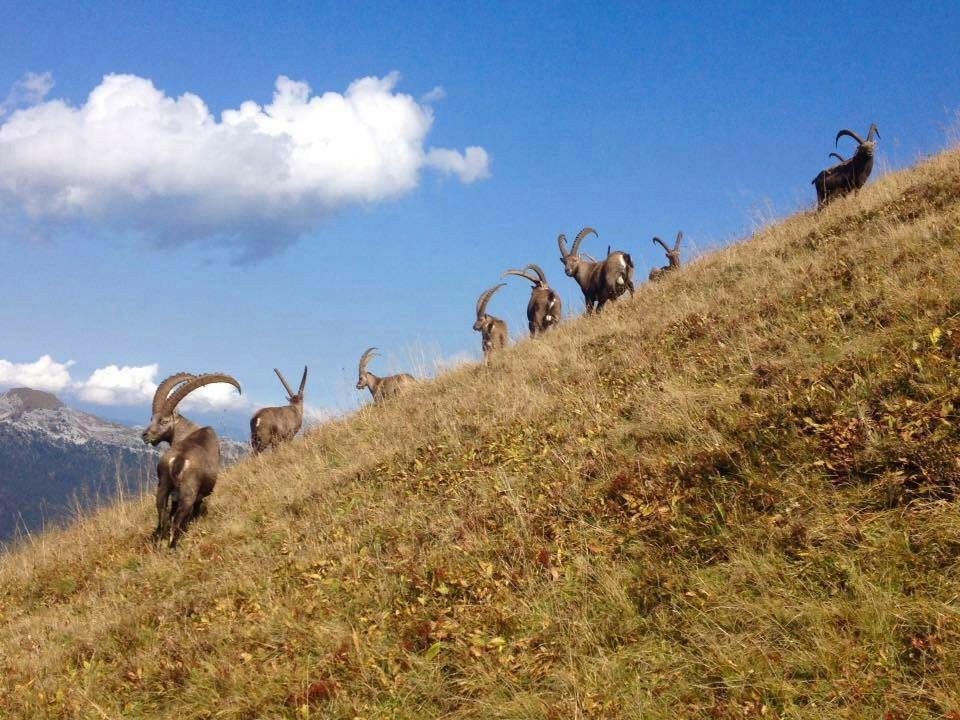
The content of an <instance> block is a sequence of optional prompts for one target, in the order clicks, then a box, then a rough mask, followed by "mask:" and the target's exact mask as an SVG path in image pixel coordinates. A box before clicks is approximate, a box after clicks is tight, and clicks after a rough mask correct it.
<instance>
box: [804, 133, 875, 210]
mask: <svg viewBox="0 0 960 720" xmlns="http://www.w3.org/2000/svg"><path fill="white" fill-rule="evenodd" d="M844 135H848V136H850V137H852V138H853V139H854V140H856V141H857V150H856V152H855V153H854V154H853V155H852V156H851V157H850V158H848V159H846V160H843V159H842V158H841V156H840V155H836V154H835V153H831V154H832V155H834V156H835V157H837V158H838V159H840V162H839V163H838V164H836V165H834V166H832V167H828V168H827V169H826V170H822V171H821V172H820V174H819V175H817V176H816V177H815V178H814V179H813V186H814V187H815V188H816V190H817V207H823V206H824V205H826V204H827V203H828V202H830V201H831V200H833V199H834V198H838V197H841V196H843V195H847V194H849V193H851V192H854V191H856V190H859V189H860V188H862V187H863V186H864V185H865V184H866V182H867V178H869V177H870V173H871V172H872V171H873V156H874V155H875V154H876V151H877V139H878V138H879V137H880V131H879V130H877V126H876V125H875V124H872V125H870V131H869V132H868V133H867V139H866V140H862V139H861V138H860V136H859V135H857V134H856V133H855V132H854V131H853V130H847V129H844V130H841V131H840V132H838V133H837V137H836V140H835V142H840V138H841V137H843V136H844Z"/></svg>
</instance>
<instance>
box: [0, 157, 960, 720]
mask: <svg viewBox="0 0 960 720" xmlns="http://www.w3.org/2000/svg"><path fill="white" fill-rule="evenodd" d="M643 237H645V236H643ZM641 241H642V240H641V239H637V240H636V242H641ZM647 242H649V241H648V240H647ZM559 281H560V280H559V279H558V280H557V282H559ZM563 282H569V281H568V280H567V279H565V278H564V279H563ZM958 290H960V152H958V151H956V150H952V151H948V152H946V153H944V154H941V155H939V156H937V157H935V158H933V159H931V160H929V161H927V162H925V163H923V164H921V165H920V166H918V167H917V168H915V169H912V170H909V171H906V172H902V173H896V174H892V175H888V176H887V177H885V178H883V179H881V180H879V181H877V182H875V183H873V184H871V185H870V186H869V187H868V189H867V190H866V191H865V192H863V193H862V194H861V195H860V196H859V197H856V198H850V199H847V200H843V201H840V202H837V203H836V204H834V205H832V206H831V207H829V208H828V209H827V210H825V211H824V212H822V213H820V214H815V213H812V212H811V213H805V214H802V215H798V216H795V217H792V218H789V219H787V220H786V221H784V222H782V223H779V224H777V225H775V226H772V227H769V228H767V229H765V230H763V231H761V232H759V233H758V234H757V235H756V236H755V237H753V238H751V239H749V240H748V241H746V242H744V243H742V244H739V245H736V246H734V247H730V248H728V249H726V250H723V251H721V252H717V253H715V254H712V255H710V256H708V257H705V258H702V259H701V260H699V261H698V262H696V263H693V264H691V265H690V266H688V267H686V268H685V269H683V270H682V271H681V272H679V273H676V274H674V275H672V276H670V277H669V278H668V279H667V280H665V281H664V282H662V283H659V284H657V285H655V286H650V285H644V286H643V287H641V288H640V289H639V291H638V292H637V295H636V297H635V298H634V299H633V300H632V301H628V302H623V303H620V304H619V305H616V306H612V307H611V308H610V311H609V312H606V313H604V314H603V315H602V316H600V317H592V318H584V319H579V320H577V321H575V322H567V323H566V324H565V325H564V326H563V327H562V328H561V329H560V330H559V331H557V332H556V333H554V334H553V335H552V336H550V337H549V338H546V339H544V340H543V341H538V342H522V343H519V344H518V345H517V346H515V347H513V348H511V349H510V350H509V351H507V352H505V353H503V354H502V355H501V356H500V357H499V358H497V359H495V360H494V361H493V362H492V363H491V365H490V366H488V367H479V366H473V367H467V368H462V369H459V370H457V371H455V372H451V373H449V374H446V375H444V376H443V377H441V378H440V379H439V380H437V381H436V382H431V383H426V384H423V385H422V386H420V387H419V388H417V389H416V390H415V391H414V392H413V393H411V394H410V395H409V396H407V397H405V398H404V399H402V400H400V401H398V402H395V403H393V404H391V405H390V406H389V407H384V408H369V409H367V410H364V411H363V412H360V413H358V414H356V415H355V416H353V417H350V418H348V419H345V420H342V421H339V422H335V423H331V424H330V425H327V426H325V427H323V428H321V429H319V430H317V431H315V432H313V433H311V434H310V435H309V436H307V437H306V438H304V439H300V440H298V441H297V442H295V443H294V444H293V445H291V446H289V447H288V448H286V449H285V450H284V451H282V452H279V453H276V454H274V455H272V456H267V457H263V458H260V459H255V460H251V461H247V462H244V463H241V464H240V465H238V466H237V467H235V468H233V469H232V470H230V471H228V472H226V473H225V474H224V475H223V476H222V477H221V480H220V483H219V484H218V486H217V490H216V493H215V494H214V496H213V501H212V503H211V508H210V513H209V515H208V516H207V517H205V518H203V519H202V520H200V521H199V522H198V523H197V524H196V525H194V527H193V528H192V530H191V531H190V533H189V534H188V536H187V538H185V540H184V542H183V544H182V547H181V549H180V550H179V551H178V552H175V553H171V552H169V551H165V550H164V551H156V550H154V549H152V548H151V546H150V545H149V543H148V541H147V537H148V533H149V531H150V530H152V528H153V523H154V511H153V509H152V503H151V501H150V499H149V498H147V499H143V500H140V501H135V502H128V503H124V504H121V505H118V506H116V507H113V508H110V509H107V510H105V511H103V512H101V513H99V514H97V515H94V516H92V517H90V518H88V519H86V520H85V521H83V522H81V523H79V524H77V525H76V526H74V527H72V528H71V529H69V530H66V531H64V532H62V533H59V534H56V535H50V536H46V537H41V538H40V539H38V540H37V542H36V543H35V544H34V545H33V546H30V547H25V548H23V549H22V550H20V551H18V552H16V553H13V554H11V555H9V556H7V557H4V558H2V559H0V618H2V621H0V716H2V717H29V718H62V717H68V718H70V717H82V718H145V717H165V718H273V717H299V718H307V717H313V718H320V717H322V718H430V717H444V718H461V717H463V718H553V719H557V720H559V719H562V718H563V719H565V718H651V719H652V718H664V719H666V718H671V719H672V718H677V717H709V718H743V717H764V718H817V719H821V718H870V719H871V720H876V719H877V718H885V719H886V720H906V719H907V718H951V719H952V720H957V719H958V718H960V606H958V596H960V504H958V502H957V501H956V500H955V499H954V494H955V493H956V491H957V488H958V486H960V459H958V453H957V447H958V444H957V441H958V439H960V426H958V423H960V384H958V379H960V294H958ZM464 322H469V318H467V317H466V316H465V320H464Z"/></svg>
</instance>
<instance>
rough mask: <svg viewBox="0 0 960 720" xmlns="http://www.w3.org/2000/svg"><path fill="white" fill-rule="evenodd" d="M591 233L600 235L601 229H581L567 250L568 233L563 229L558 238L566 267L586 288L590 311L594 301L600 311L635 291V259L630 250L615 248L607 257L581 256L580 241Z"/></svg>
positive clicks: (562, 259) (561, 259) (584, 288)
mask: <svg viewBox="0 0 960 720" xmlns="http://www.w3.org/2000/svg"><path fill="white" fill-rule="evenodd" d="M590 233H593V234H594V235H596V234H597V231H596V230H594V229H593V228H591V227H585V228H583V229H582V230H581V231H580V232H579V233H577V237H576V239H575V240H574V241H573V248H571V249H570V250H567V236H566V235H563V234H562V233H561V234H560V236H559V237H558V238H557V245H558V246H559V247H560V262H562V263H563V270H564V272H565V273H566V274H567V275H568V276H569V277H572V278H573V279H575V280H576V281H577V284H578V285H579V286H580V290H582V291H583V299H584V302H585V303H586V305H587V313H588V314H589V313H592V312H593V311H594V303H596V311H597V312H600V311H601V310H602V309H603V306H604V305H606V304H607V302H608V301H610V300H615V299H616V298H618V297H620V296H621V295H623V293H625V292H627V291H628V290H629V291H630V294H631V295H633V259H632V258H631V257H630V255H629V253H625V252H621V251H620V250H614V251H613V252H608V253H607V257H606V258H605V259H604V260H599V261H592V262H591V261H587V260H584V259H583V258H582V257H581V255H580V243H581V242H583V239H584V238H585V237H586V236H587V235H589V234H590Z"/></svg>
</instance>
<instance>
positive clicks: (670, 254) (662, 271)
mask: <svg viewBox="0 0 960 720" xmlns="http://www.w3.org/2000/svg"><path fill="white" fill-rule="evenodd" d="M681 240H683V230H681V231H680V232H678V233H677V241H676V242H675V243H674V244H673V250H671V249H670V248H669V247H667V244H666V243H665V242H664V241H663V240H661V239H660V238H658V237H655V238H654V239H653V241H654V242H655V243H660V246H661V247H662V248H663V250H664V252H666V253H667V261H668V264H667V265H664V266H663V267H658V268H653V270H651V271H650V279H651V280H659V279H660V278H662V277H663V276H664V275H666V274H667V273H668V272H670V271H671V270H676V269H677V268H678V267H680V241H681Z"/></svg>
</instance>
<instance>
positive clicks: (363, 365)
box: [360, 347, 377, 375]
mask: <svg viewBox="0 0 960 720" xmlns="http://www.w3.org/2000/svg"><path fill="white" fill-rule="evenodd" d="M376 352H377V349H376V348H375V347H372V348H367V349H366V350H364V351H363V355H361V356H360V374H361V375H363V374H364V373H365V372H366V371H367V363H368V362H370V358H372V357H373V356H374V355H375V354H376Z"/></svg>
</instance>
